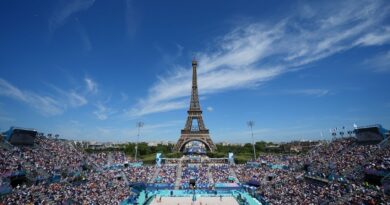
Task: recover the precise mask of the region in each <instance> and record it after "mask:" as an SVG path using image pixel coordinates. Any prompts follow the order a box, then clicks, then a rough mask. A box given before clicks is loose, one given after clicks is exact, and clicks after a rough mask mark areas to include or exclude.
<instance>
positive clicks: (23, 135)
mask: <svg viewBox="0 0 390 205" xmlns="http://www.w3.org/2000/svg"><path fill="white" fill-rule="evenodd" d="M36 135H37V132H36V131H31V130H21V129H15V130H13V133H12V135H11V137H10V139H9V141H10V143H11V144H13V145H33V144H34V140H35V137H36Z"/></svg>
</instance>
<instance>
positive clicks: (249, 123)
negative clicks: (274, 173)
mask: <svg viewBox="0 0 390 205" xmlns="http://www.w3.org/2000/svg"><path fill="white" fill-rule="evenodd" d="M247 125H248V126H249V127H250V128H251V134H252V145H253V160H256V148H255V138H253V128H252V127H253V126H254V125H255V122H254V121H252V120H249V121H248V122H247Z"/></svg>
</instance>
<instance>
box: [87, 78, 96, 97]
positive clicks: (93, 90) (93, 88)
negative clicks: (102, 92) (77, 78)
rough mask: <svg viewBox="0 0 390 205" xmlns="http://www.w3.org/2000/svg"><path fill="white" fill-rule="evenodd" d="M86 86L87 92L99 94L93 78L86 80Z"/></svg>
mask: <svg viewBox="0 0 390 205" xmlns="http://www.w3.org/2000/svg"><path fill="white" fill-rule="evenodd" d="M84 81H85V84H86V86H87V91H88V92H90V93H97V92H98V84H97V83H96V82H95V81H93V80H92V79H91V78H87V77H86V78H84Z"/></svg>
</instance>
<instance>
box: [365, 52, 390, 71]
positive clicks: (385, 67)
mask: <svg viewBox="0 0 390 205" xmlns="http://www.w3.org/2000/svg"><path fill="white" fill-rule="evenodd" d="M364 64H366V65H368V66H369V67H371V68H373V69H374V70H375V71H378V72H385V71H390V51H387V52H385V53H380V54H379V55H377V56H375V57H373V58H371V59H367V60H366V61H364Z"/></svg>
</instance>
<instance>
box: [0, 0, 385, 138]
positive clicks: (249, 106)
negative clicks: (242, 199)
mask: <svg viewBox="0 0 390 205" xmlns="http://www.w3.org/2000/svg"><path fill="white" fill-rule="evenodd" d="M0 27H1V32H0V45H1V46H0V53H1V54H0V129H1V130H7V129H8V128H9V127H10V126H21V127H30V128H35V129H37V130H39V131H42V132H45V133H58V134H60V135H61V136H63V137H64V138H68V139H81V140H96V141H134V140H135V136H136V134H137V130H136V126H135V125H136V122H137V121H143V122H144V123H145V126H144V127H143V128H142V130H141V135H142V139H141V140H144V141H156V140H170V141H176V140H177V139H178V138H179V135H180V129H182V128H183V127H184V123H185V119H186V110H187V109H188V105H189V95H190V88H191V60H192V58H193V57H194V56H195V57H196V58H197V59H198V61H199V69H198V74H199V76H198V80H199V82H198V83H199V93H200V97H201V106H202V109H203V111H204V115H203V117H204V121H205V123H206V126H207V127H208V128H209V129H210V132H211V136H212V139H213V140H214V141H217V142H219V141H230V142H249V141H250V130H249V128H248V127H247V125H246V122H247V121H248V120H253V121H255V126H254V135H255V139H256V140H266V141H275V142H279V141H290V140H296V139H298V140H299V139H325V138H330V133H329V129H332V128H336V127H338V128H340V127H342V126H345V127H346V128H347V129H352V125H353V123H356V124H357V125H367V124H374V123H380V124H382V125H383V126H384V127H385V128H390V92H389V91H388V89H389V88H390V80H389V77H390V63H389V62H390V45H389V43H390V3H389V2H388V1H323V2H320V1H316V2H313V1H249V0H248V1H235V2H233V1H222V0H221V1H196V2H195V1H192V2H190V1H131V0H125V1H121V0H118V1H103V0H61V1H53V0H47V1H38V2H37V1H18V0H14V1H1V2H0ZM321 133H322V136H321Z"/></svg>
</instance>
